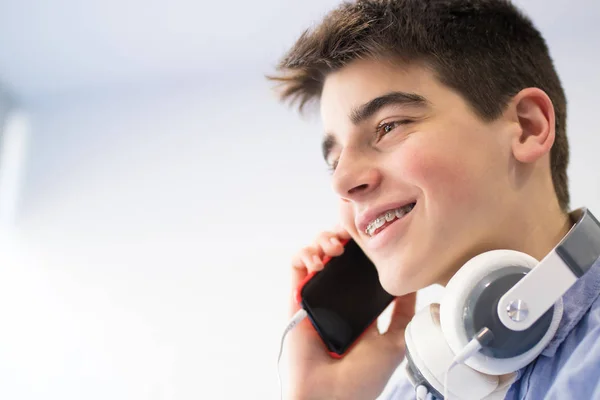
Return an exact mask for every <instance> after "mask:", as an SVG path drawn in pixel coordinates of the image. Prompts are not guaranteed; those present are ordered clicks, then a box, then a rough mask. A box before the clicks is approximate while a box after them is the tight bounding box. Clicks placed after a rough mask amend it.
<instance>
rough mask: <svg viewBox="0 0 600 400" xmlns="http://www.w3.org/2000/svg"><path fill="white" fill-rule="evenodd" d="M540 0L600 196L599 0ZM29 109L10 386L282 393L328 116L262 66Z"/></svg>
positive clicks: (583, 201) (10, 310)
mask: <svg viewBox="0 0 600 400" xmlns="http://www.w3.org/2000/svg"><path fill="white" fill-rule="evenodd" d="M546 4H547V3H546ZM589 4H591V3H589ZM544 7H546V8H547V9H545V8H544ZM544 7H538V8H535V10H534V11H536V12H537V14H534V16H535V15H537V16H538V17H537V18H538V19H539V20H540V21H541V22H543V24H544V25H543V28H544V30H545V32H546V33H547V35H548V37H549V42H550V46H551V47H552V49H553V54H554V56H555V59H556V62H557V67H558V69H559V73H560V74H561V76H562V78H563V82H564V85H565V87H566V90H567V95H568V98H569V107H570V108H569V111H570V114H569V135H570V138H571V150H572V163H571V167H570V176H571V188H572V197H573V205H574V206H580V205H588V206H590V207H591V208H592V210H594V209H597V210H600V184H599V182H600V163H599V161H598V157H597V155H596V153H597V151H596V149H598V148H600V138H599V135H598V128H597V122H596V119H597V118H596V114H597V111H596V108H597V105H598V101H597V98H596V97H597V96H596V93H598V92H600V78H598V75H597V72H596V71H597V65H598V62H599V61H600V60H599V59H598V55H597V54H596V51H597V49H598V48H600V46H599V45H600V42H599V39H598V37H599V36H600V32H599V31H598V28H597V27H595V26H594V25H593V23H592V21H595V18H596V17H597V16H598V15H597V13H596V17H594V18H592V17H590V15H589V12H588V13H585V12H579V11H578V12H577V13H575V12H574V11H573V12H571V13H569V10H565V9H563V7H562V5H558V3H557V5H556V7H554V8H550V6H548V5H546V6H544ZM575 8H577V7H573V9H575ZM548 10H550V11H554V12H549V11H548ZM588 10H589V8H588ZM592 10H593V8H592ZM595 10H597V8H596V9H595ZM580 11H581V10H580ZM565 15H566V16H570V19H569V18H566V17H565ZM550 16H553V17H552V18H551V17H550ZM561 17H562V18H561ZM534 19H535V18H534ZM594 32H595V33H594ZM281 47H282V49H283V46H281ZM240 69H243V65H241V68H240ZM262 72H263V73H266V72H270V71H268V70H265V71H262ZM26 109H27V111H28V112H29V115H30V116H31V126H32V130H31V141H30V147H29V152H28V163H27V165H26V170H25V172H26V178H25V180H24V190H23V192H22V196H21V198H22V203H21V208H20V213H19V219H18V223H17V224H16V225H14V226H12V227H11V228H10V230H9V231H8V233H7V231H6V230H5V233H4V234H3V236H2V237H0V321H2V322H1V324H0V326H1V328H0V398H2V399H19V400H20V399H23V400H25V399H27V400H32V399H61V400H71V399H73V400H75V399H115V400H120V399H152V400H154V399H161V400H162V399H165V400H166V399H177V400H180V399H181V400H183V399H221V398H222V399H233V398H244V399H274V398H277V397H276V396H278V393H279V392H278V387H277V376H276V369H275V366H276V364H275V362H276V356H277V351H278V346H279V339H280V334H281V329H282V327H283V325H284V324H285V322H286V320H287V315H286V312H287V296H288V292H289V287H288V281H289V266H288V264H289V259H290V257H291V255H292V254H293V253H294V252H295V251H296V250H298V249H299V248H300V247H301V246H303V245H304V244H307V243H308V242H309V241H310V240H311V239H312V238H313V237H314V235H315V234H316V233H318V232H319V231H320V230H322V229H325V228H328V227H330V226H331V225H332V224H333V223H335V221H336V212H337V211H336V207H335V205H336V204H335V198H334V196H333V193H332V191H331V189H330V188H329V186H328V185H329V182H328V174H327V172H326V168H325V165H324V164H323V163H322V160H321V155H320V149H319V141H320V136H319V135H320V127H319V122H318V118H317V117H316V116H315V117H312V118H311V119H309V120H303V119H300V118H299V117H298V115H296V113H295V112H293V111H291V110H289V109H287V108H286V107H284V106H281V105H279V104H277V102H276V101H275V99H274V97H273V96H272V94H271V93H270V92H269V85H268V83H267V82H265V81H264V79H262V77H261V74H260V73H255V74H252V73H246V74H243V73H241V74H240V73H237V74H232V75H228V76H226V77H223V76H219V75H217V74H214V75H205V76H203V77H202V79H194V80H191V81H186V82H184V83H181V84H179V85H171V86H158V87H156V86H153V85H141V86H129V87H123V88H121V89H118V90H104V91H95V92H92V91H74V92H73V93H71V94H63V95H60V96H50V97H48V96H46V97H45V100H44V101H35V102H31V104H30V105H28V106H26ZM598 213H600V212H598ZM437 293H438V292H436V291H435V290H432V291H430V292H429V293H427V292H426V294H425V296H424V297H423V298H422V304H423V303H424V302H426V301H430V300H432V299H434V298H435V296H436V295H437Z"/></svg>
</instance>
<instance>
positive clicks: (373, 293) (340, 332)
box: [296, 240, 394, 358]
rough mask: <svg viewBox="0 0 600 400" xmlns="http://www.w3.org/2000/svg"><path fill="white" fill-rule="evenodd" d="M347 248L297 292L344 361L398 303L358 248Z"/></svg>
mask: <svg viewBox="0 0 600 400" xmlns="http://www.w3.org/2000/svg"><path fill="white" fill-rule="evenodd" d="M343 244H344V253H343V254H342V255H340V256H338V257H332V258H328V259H325V260H323V261H324V263H325V264H326V266H325V268H323V269H322V270H321V271H318V272H315V273H312V274H310V275H309V276H307V277H306V279H305V280H304V281H303V282H301V283H300V286H299V287H298V289H297V290H296V300H297V301H298V303H299V304H300V306H301V307H302V308H304V310H306V312H307V314H308V318H309V320H310V321H311V323H312V325H313V326H314V328H315V330H316V331H317V333H318V334H319V336H320V337H321V339H322V341H323V343H324V344H325V346H326V347H327V349H328V351H329V354H330V355H331V356H332V357H335V358H342V357H343V356H344V355H345V354H346V353H347V352H348V351H349V350H350V348H351V346H352V345H353V344H354V343H356V341H357V340H358V339H359V337H360V336H361V335H362V334H363V332H364V331H365V330H366V329H367V328H368V327H369V326H370V325H371V324H373V323H374V322H376V320H377V318H378V317H379V315H381V313H382V312H383V311H384V310H385V309H386V308H387V307H388V306H389V305H390V303H391V302H392V301H393V299H394V296H392V295H391V294H389V293H388V292H386V291H385V290H384V289H383V287H382V286H381V283H380V282H379V274H378V272H377V269H376V268H375V265H374V264H373V263H372V262H371V260H370V259H369V258H368V257H367V256H366V254H365V253H364V252H363V251H362V249H361V248H360V247H359V246H358V244H357V243H356V242H355V241H354V240H348V241H346V242H345V243H343Z"/></svg>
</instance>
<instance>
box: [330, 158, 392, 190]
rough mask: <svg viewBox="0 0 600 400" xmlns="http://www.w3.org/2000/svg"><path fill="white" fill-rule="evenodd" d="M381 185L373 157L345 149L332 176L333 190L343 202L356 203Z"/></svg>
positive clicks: (378, 171)
mask: <svg viewBox="0 0 600 400" xmlns="http://www.w3.org/2000/svg"><path fill="white" fill-rule="evenodd" d="M380 183H381V172H380V170H379V169H378V168H377V167H376V163H375V160H374V159H373V156H372V155H371V156H370V157H369V156H368V155H367V154H365V153H364V152H361V151H357V150H355V149H351V148H346V149H344V152H342V154H341V155H340V157H339V159H338V164H337V166H336V169H335V172H334V174H333V188H334V190H335V192H336V193H337V194H338V195H339V196H340V197H341V198H342V199H344V200H347V201H357V200H360V199H361V198H363V197H365V196H367V195H368V194H369V193H371V192H373V191H374V190H375V189H376V188H377V187H378V186H379V184H380Z"/></svg>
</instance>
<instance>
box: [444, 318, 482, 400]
mask: <svg viewBox="0 0 600 400" xmlns="http://www.w3.org/2000/svg"><path fill="white" fill-rule="evenodd" d="M493 339H494V334H493V333H492V331H490V330H489V329H488V328H482V329H481V330H480V331H479V332H477V335H475V336H474V337H473V339H471V341H470V342H469V343H467V345H466V346H465V347H463V349H462V350H461V351H460V353H458V354H457V355H456V356H455V357H454V359H452V363H451V364H450V366H449V367H448V369H447V370H446V374H445V375H444V395H443V396H444V400H450V397H448V375H449V374H450V370H451V369H452V368H454V367H455V366H457V365H458V364H462V363H464V362H465V361H466V360H467V359H469V358H471V356H473V355H474V354H475V353H477V352H478V351H479V350H481V349H482V348H483V346H485V345H486V344H488V343H489V342H491V341H492V340H493Z"/></svg>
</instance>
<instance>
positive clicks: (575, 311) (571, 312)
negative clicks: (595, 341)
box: [541, 260, 600, 357]
mask: <svg viewBox="0 0 600 400" xmlns="http://www.w3.org/2000/svg"><path fill="white" fill-rule="evenodd" d="M599 294H600V260H598V261H596V263H595V264H594V265H593V266H592V267H591V268H590V269H589V270H588V271H587V273H585V274H584V275H583V276H581V278H579V279H578V280H577V282H575V284H574V285H573V286H571V288H569V290H567V292H566V293H565V294H564V295H563V297H562V300H563V315H562V319H561V321H560V323H559V325H558V329H557V331H556V334H555V335H554V337H553V338H552V340H551V341H550V343H548V345H547V346H546V348H545V349H544V351H542V353H541V355H543V356H546V357H552V356H554V354H555V353H556V350H557V349H558V346H560V345H561V343H562V342H563V341H564V340H565V339H566V337H567V336H568V335H569V333H571V331H572V330H573V328H575V325H577V324H578V323H579V321H581V319H582V318H583V316H584V315H585V314H586V313H587V312H588V310H589V309H590V307H591V306H592V304H593V303H594V301H596V299H597V298H598V295H599Z"/></svg>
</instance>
